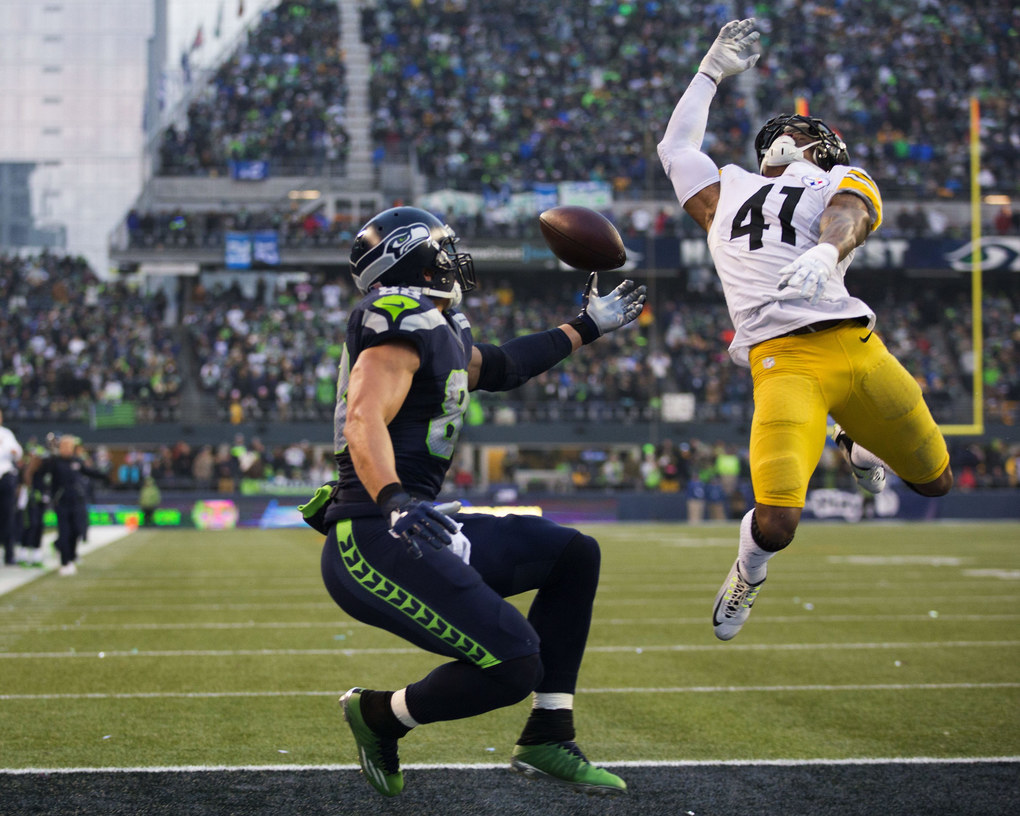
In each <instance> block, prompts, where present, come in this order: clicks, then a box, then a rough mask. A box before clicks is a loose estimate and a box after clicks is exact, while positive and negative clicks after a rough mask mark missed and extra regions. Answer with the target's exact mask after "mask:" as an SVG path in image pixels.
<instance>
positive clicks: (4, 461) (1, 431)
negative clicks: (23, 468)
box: [0, 425, 24, 476]
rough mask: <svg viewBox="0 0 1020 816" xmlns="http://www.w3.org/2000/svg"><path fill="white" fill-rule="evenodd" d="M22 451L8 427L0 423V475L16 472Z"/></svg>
mask: <svg viewBox="0 0 1020 816" xmlns="http://www.w3.org/2000/svg"><path fill="white" fill-rule="evenodd" d="M23 453H24V451H22V450H21V445H19V444H18V440H17V439H15V438H14V434H13V433H11V430H10V428H5V427H3V426H2V425H0V476H6V475H7V474H8V473H13V472H16V471H17V469H18V462H20V461H21V456H22V454H23Z"/></svg>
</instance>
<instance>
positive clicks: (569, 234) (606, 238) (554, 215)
mask: <svg viewBox="0 0 1020 816" xmlns="http://www.w3.org/2000/svg"><path fill="white" fill-rule="evenodd" d="M538 225H539V227H540V228H541V230H542V237H543V238H545V242H546V243H547V244H548V245H549V249H551V250H552V251H553V254H554V255H555V256H556V257H557V258H559V259H560V260H561V261H563V263H565V264H566V265H567V266H572V267H574V268H575V269H583V270H585V271H586V272H607V271H609V270H610V269H619V268H620V267H621V266H623V265H624V264H625V263H626V262H627V250H626V249H625V248H624V246H623V239H622V238H621V237H620V233H619V232H618V231H617V229H616V227H614V226H613V223H612V221H610V220H609V219H608V218H606V217H605V216H604V215H602V213H599V212H596V211H595V210H590V209H588V208H587V207H577V206H571V205H564V206H562V207H553V208H552V209H549V210H546V211H545V212H544V213H542V214H541V215H540V216H538Z"/></svg>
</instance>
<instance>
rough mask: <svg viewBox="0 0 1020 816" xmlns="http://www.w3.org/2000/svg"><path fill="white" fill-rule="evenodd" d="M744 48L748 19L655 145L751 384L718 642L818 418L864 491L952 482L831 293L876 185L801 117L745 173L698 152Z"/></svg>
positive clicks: (781, 510) (925, 423) (746, 588)
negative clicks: (746, 479) (747, 487)
mask: <svg viewBox="0 0 1020 816" xmlns="http://www.w3.org/2000/svg"><path fill="white" fill-rule="evenodd" d="M758 39H759V33H758V31H756V30H755V21H754V20H753V19H748V20H734V21H732V22H730V23H727V24H726V25H725V26H723V28H722V30H721V31H720V32H719V36H718V37H717V38H716V40H715V42H714V43H713V44H712V47H711V48H710V49H709V50H708V53H707V54H706V55H705V57H704V59H703V60H702V62H701V65H700V67H699V71H698V74H697V75H696V76H695V77H694V79H693V80H692V81H691V83H690V85H689V86H688V88H687V90H686V91H685V92H684V95H683V96H682V97H681V99H680V101H679V102H678V103H677V106H676V108H675V110H674V111H673V115H672V116H671V117H670V120H669V124H668V125H667V127H666V132H665V135H664V136H663V139H662V141H661V142H660V143H659V146H658V152H659V158H660V160H661V161H662V166H663V168H664V169H665V171H666V174H667V175H668V176H669V178H670V180H671V181H672V183H673V189H674V190H675V192H676V195H677V198H678V199H679V201H680V204H681V205H682V206H683V208H684V210H686V212H687V213H688V214H689V215H690V216H691V217H692V218H693V219H694V220H695V221H696V222H697V223H698V224H700V225H701V226H702V227H704V229H705V231H706V232H707V233H708V245H709V249H710V251H711V253H712V259H713V261H714V262H715V268H716V272H717V273H718V275H719V278H720V280H721V281H722V285H723V293H724V295H725V297H726V304H727V307H728V309H729V312H730V317H731V319H732V320H733V326H734V329H735V335H734V338H733V341H732V343H731V344H730V349H729V351H730V356H731V357H732V358H733V360H734V361H735V362H736V363H738V364H739V365H743V366H747V367H749V368H750V369H751V374H752V379H753V384H754V403H755V410H754V418H753V420H752V423H751V439H750V445H749V456H750V467H751V481H752V484H753V487H754V496H755V506H754V508H752V509H751V510H750V511H749V512H748V513H747V514H746V515H745V516H744V518H743V520H742V521H741V524H740V543H739V549H738V556H737V559H736V561H735V562H734V564H733V567H732V569H731V570H730V573H729V575H728V576H727V577H726V580H725V582H724V583H723V585H722V588H721V589H720V590H719V593H718V595H717V596H716V600H715V607H714V609H713V612H712V624H713V626H714V628H715V634H716V637H718V638H719V639H720V640H730V639H731V638H732V637H734V636H735V635H736V634H737V632H739V631H740V628H741V626H743V624H744V622H745V621H746V620H747V617H748V615H749V614H750V611H751V606H752V604H753V603H754V601H755V599H756V598H757V596H758V593H759V591H760V590H761V587H762V584H763V583H764V581H765V575H766V570H767V562H768V560H769V559H770V558H771V557H772V556H773V555H775V554H776V553H777V552H779V551H780V550H782V549H783V548H784V547H786V546H787V545H789V544H790V542H791V541H792V540H793V536H794V533H795V532H796V529H797V524H798V523H799V521H800V516H801V511H802V510H803V507H804V500H805V497H806V495H807V486H808V480H809V478H810V476H811V473H812V471H814V469H815V467H816V466H817V464H818V460H819V458H820V457H821V453H822V448H823V447H824V445H825V439H826V430H827V417H828V416H830V415H831V416H832V418H833V419H834V420H835V422H836V424H835V426H834V428H833V431H832V436H833V439H834V440H835V441H836V443H837V445H839V447H840V449H841V451H842V453H843V455H844V457H845V458H846V459H847V461H848V462H849V464H850V467H851V469H852V471H853V473H854V476H855V477H856V479H857V482H858V484H859V485H860V486H861V487H862V488H864V489H865V490H868V491H870V492H873V493H877V492H879V491H880V490H881V489H882V488H883V487H884V486H885V470H886V468H891V469H892V471H893V472H895V473H896V474H897V475H898V476H899V477H900V478H901V479H902V480H903V481H904V482H905V483H906V484H907V485H908V486H909V487H910V488H911V489H913V490H915V491H916V492H918V493H920V494H921V495H924V496H942V495H944V494H945V493H946V492H948V491H949V489H950V488H951V487H952V484H953V476H952V472H951V471H950V469H949V452H948V450H947V448H946V443H945V439H944V438H943V436H942V434H941V432H940V431H939V429H938V426H937V425H936V424H935V421H934V420H933V419H932V416H931V413H930V411H929V410H928V407H927V406H926V405H925V403H924V399H923V397H922V395H921V390H920V387H919V386H918V384H917V382H916V381H915V380H914V378H913V377H912V376H911V375H910V373H909V372H908V371H907V370H906V369H905V368H904V367H903V366H902V365H901V364H900V363H899V362H898V361H897V360H896V359H895V357H893V356H892V354H890V353H889V351H888V350H887V349H886V347H885V345H884V344H883V343H882V341H881V339H880V338H879V337H878V335H876V334H875V333H874V332H873V331H872V329H873V327H874V325H875V314H874V312H872V310H871V309H870V308H869V307H868V306H867V304H865V303H864V302H862V301H861V300H859V299H857V298H855V297H853V296H852V295H851V294H850V293H849V292H848V291H847V288H846V286H845V284H844V282H843V276H844V275H845V273H846V270H847V267H848V266H849V265H850V262H851V260H852V259H853V255H854V250H855V249H856V248H857V247H858V246H860V245H861V244H862V243H864V240H865V239H866V238H867V237H868V235H870V234H871V232H872V231H874V230H875V229H877V228H878V226H879V224H881V222H882V198H881V195H880V194H879V191H878V187H877V186H876V184H875V182H874V181H873V180H872V179H871V177H870V176H869V175H868V174H867V173H866V172H865V171H864V170H862V169H861V168H859V167H854V166H853V165H851V164H850V157H849V155H848V153H847V149H846V145H845V144H844V143H843V141H842V139H840V138H839V136H838V135H837V134H836V133H835V132H833V131H832V130H831V129H830V128H829V127H828V126H826V125H825V123H824V122H822V121H821V120H820V119H816V118H811V117H807V116H797V115H786V116H777V117H776V118H774V119H771V120H769V122H767V123H766V124H765V126H764V127H763V128H762V129H761V132H759V133H758V136H757V138H756V139H755V150H756V151H757V160H758V167H756V168H755V170H754V171H747V170H744V169H742V168H740V167H737V166H736V165H727V166H725V167H723V168H722V169H721V170H720V169H719V168H718V167H716V165H715V163H714V162H713V161H712V159H711V158H709V157H708V156H707V155H706V154H705V153H703V152H701V143H702V141H703V139H704V135H705V128H706V126H707V124H708V109H709V105H710V104H711V101H712V98H713V97H714V96H715V91H716V87H717V86H718V84H719V82H720V81H721V80H722V79H724V78H725V77H728V76H733V75H734V74H739V73H741V72H742V71H746V70H747V69H749V68H751V67H752V66H753V65H754V64H755V63H756V62H757V61H758V56H759V55H758V53H757V41H758Z"/></svg>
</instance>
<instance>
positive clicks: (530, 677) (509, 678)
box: [483, 654, 545, 706]
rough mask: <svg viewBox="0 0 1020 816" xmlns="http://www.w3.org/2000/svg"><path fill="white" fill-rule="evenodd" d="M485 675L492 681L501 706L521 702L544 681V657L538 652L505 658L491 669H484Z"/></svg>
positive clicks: (492, 686)
mask: <svg viewBox="0 0 1020 816" xmlns="http://www.w3.org/2000/svg"><path fill="white" fill-rule="evenodd" d="M483 671H484V673H485V676H486V677H487V678H488V679H489V680H491V681H492V685H491V688H492V689H493V691H494V693H495V696H496V697H497V698H498V700H496V701H494V702H497V704H498V705H499V706H508V705H513V704H514V703H519V702H520V701H521V700H523V699H524V698H525V697H527V696H528V695H529V694H531V692H533V691H534V690H535V688H536V687H537V686H538V684H539V683H541V682H542V676H543V674H545V669H544V667H543V666H542V658H541V657H539V655H537V654H532V655H527V656H526V657H518V658H516V659H514V660H505V661H503V662H502V663H500V664H498V665H496V666H493V667H492V668H490V669H483Z"/></svg>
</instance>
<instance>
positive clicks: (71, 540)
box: [43, 434, 109, 575]
mask: <svg viewBox="0 0 1020 816" xmlns="http://www.w3.org/2000/svg"><path fill="white" fill-rule="evenodd" d="M76 446H77V440H76V439H75V437H73V436H70V435H66V434H65V435H64V436H62V437H60V442H59V445H58V448H57V455H56V456H51V457H49V458H48V459H47V460H46V461H45V462H44V465H43V467H44V468H45V469H46V472H47V473H48V475H49V477H50V490H51V491H52V493H51V502H52V505H53V509H54V511H55V512H56V514H57V550H58V551H59V552H60V574H61V575H74V574H75V573H77V572H78V568H77V566H75V561H76V560H77V558H78V542H79V541H81V539H82V536H83V534H84V527H83V524H82V519H83V518H84V517H85V515H86V513H87V510H88V502H87V501H86V498H85V497H86V490H85V488H86V481H85V480H86V479H102V480H103V481H109V477H108V476H107V475H106V474H105V473H103V472H102V471H99V470H95V469H94V468H91V467H89V466H88V465H86V464H85V462H84V461H82V459H81V457H80V456H77V455H76V454H75V447H76Z"/></svg>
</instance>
